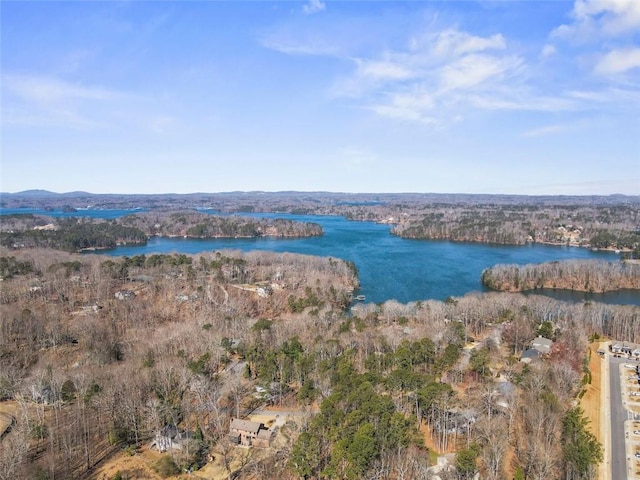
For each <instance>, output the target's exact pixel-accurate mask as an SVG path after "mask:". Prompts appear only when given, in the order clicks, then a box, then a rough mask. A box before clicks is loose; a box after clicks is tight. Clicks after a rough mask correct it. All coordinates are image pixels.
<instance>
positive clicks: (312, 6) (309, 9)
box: [302, 0, 327, 15]
mask: <svg viewBox="0 0 640 480" xmlns="http://www.w3.org/2000/svg"><path fill="white" fill-rule="evenodd" d="M325 8H327V5H326V4H325V3H324V2H322V0H309V2H308V3H305V4H304V5H303V6H302V11H303V12H304V13H305V14H307V15H311V14H313V13H317V12H321V11H322V10H324V9H325Z"/></svg>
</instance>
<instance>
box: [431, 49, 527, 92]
mask: <svg viewBox="0 0 640 480" xmlns="http://www.w3.org/2000/svg"><path fill="white" fill-rule="evenodd" d="M520 64H521V60H520V59H519V58H518V57H495V56H489V55H465V56H464V57H462V58H460V59H458V60H456V61H454V62H452V63H449V64H447V65H445V66H443V67H442V70H441V75H440V81H441V88H442V90H443V91H445V90H457V89H469V88H472V87H476V86H479V85H480V84H482V83H484V82H487V81H492V82H496V81H499V80H501V79H502V78H503V77H504V76H505V75H506V74H512V73H514V72H515V71H517V69H518V66H519V65H520Z"/></svg>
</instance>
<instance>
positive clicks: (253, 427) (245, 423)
mask: <svg viewBox="0 0 640 480" xmlns="http://www.w3.org/2000/svg"><path fill="white" fill-rule="evenodd" d="M230 428H231V430H242V431H243V432H249V433H253V434H257V433H258V431H260V428H262V423H258V422H251V421H249V420H240V419H239V418H234V419H233V420H231V427H230Z"/></svg>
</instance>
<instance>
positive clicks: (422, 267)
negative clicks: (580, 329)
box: [0, 209, 640, 304]
mask: <svg viewBox="0 0 640 480" xmlns="http://www.w3.org/2000/svg"><path fill="white" fill-rule="evenodd" d="M20 211H21V212H23V213H36V212H35V211H32V210H26V209H21V210H20ZM118 212H119V213H118ZM5 213H16V212H15V211H14V210H9V209H0V214H5ZM38 213H40V212H38ZM55 213H56V212H44V211H42V214H44V215H51V216H54V214H55ZM129 213H135V212H133V211H130V210H124V211H123V210H93V211H91V210H82V211H79V212H75V213H71V214H67V213H65V214H62V213H61V212H57V215H55V216H62V215H64V216H80V215H83V214H87V215H88V216H93V217H97V218H117V217H118V216H123V215H126V214H129ZM251 216H254V217H263V218H288V219H291V220H298V221H304V222H315V223H318V224H320V225H322V228H323V229H324V235H323V236H321V237H310V238H300V239H271V238H266V239H262V238H261V239H245V238H241V239H208V240H198V239H183V238H171V239H169V238H151V239H149V241H148V243H147V245H145V246H135V247H132V246H122V247H118V248H116V249H114V250H109V251H104V252H100V253H102V254H105V255H112V256H120V255H127V256H134V255H141V254H151V253H172V252H177V253H201V252H211V251H215V250H225V249H234V250H242V251H250V250H267V251H273V252H292V253H302V254H307V255H319V256H324V257H334V258H342V259H345V260H351V261H353V262H354V263H355V264H356V266H357V267H358V271H359V277H360V283H361V288H360V291H359V292H357V293H361V294H363V295H365V296H366V299H367V302H376V303H379V302H384V301H386V300H390V299H396V300H398V301H400V302H402V303H406V302H410V301H418V300H426V299H431V298H432V299H437V300H444V299H445V298H447V297H449V296H454V297H457V296H462V295H464V294H466V293H469V292H473V291H485V290H486V289H484V287H483V286H482V284H481V282H480V275H481V273H482V271H483V270H484V269H485V268H488V267H491V266H493V265H495V264H498V263H503V264H505V263H506V264H526V263H541V262H548V261H553V260H568V259H601V260H610V261H613V260H617V259H618V258H619V256H618V255H617V254H615V253H612V252H594V251H591V250H589V249H586V248H578V247H555V246H546V245H525V246H505V245H491V244H489V245H487V244H477V243H460V242H450V241H430V240H409V239H403V238H399V237H396V236H394V235H391V234H390V233H389V231H390V226H388V225H379V224H376V223H372V222H352V221H348V220H346V219H344V218H343V217H335V216H316V215H288V214H251ZM638 297H640V295H639V294H638V292H636V291H630V292H629V291H627V293H626V294H624V292H623V294H617V293H616V292H612V293H607V294H605V295H604V296H601V297H599V298H598V299H597V300H598V301H607V302H608V303H634V304H640V298H638ZM565 299H567V300H570V299H569V298H565ZM573 300H574V301H576V300H579V299H578V298H577V297H576V298H575V299H573ZM594 300H596V299H595V298H594Z"/></svg>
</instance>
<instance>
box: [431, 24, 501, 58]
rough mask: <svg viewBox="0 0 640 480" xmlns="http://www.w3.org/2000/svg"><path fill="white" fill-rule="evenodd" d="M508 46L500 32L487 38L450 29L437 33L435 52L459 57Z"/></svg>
mask: <svg viewBox="0 0 640 480" xmlns="http://www.w3.org/2000/svg"><path fill="white" fill-rule="evenodd" d="M506 47H507V44H506V42H505V39H504V37H503V36H502V35H501V34H499V33H497V34H495V35H492V36H491V37H486V38H485V37H478V36H475V35H470V34H468V33H466V32H460V31H458V30H453V29H449V30H445V31H443V32H440V33H439V34H438V35H437V38H436V40H435V46H434V47H433V53H434V54H436V55H438V56H442V57H451V56H454V57H457V56H460V55H465V54H468V53H476V52H483V51H485V50H504V49H506Z"/></svg>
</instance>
